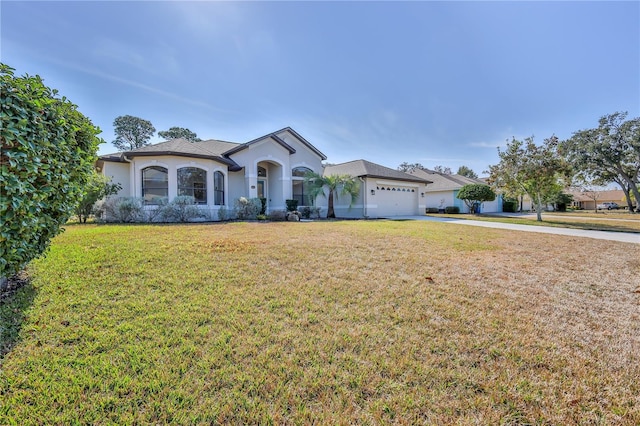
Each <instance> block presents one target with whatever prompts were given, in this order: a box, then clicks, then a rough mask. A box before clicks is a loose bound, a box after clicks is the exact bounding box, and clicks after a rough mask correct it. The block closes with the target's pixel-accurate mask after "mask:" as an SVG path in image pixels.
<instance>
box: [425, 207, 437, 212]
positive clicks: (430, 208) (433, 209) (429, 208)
mask: <svg viewBox="0 0 640 426" xmlns="http://www.w3.org/2000/svg"><path fill="white" fill-rule="evenodd" d="M425 212H426V213H438V208H437V207H427V209H426V211H425Z"/></svg>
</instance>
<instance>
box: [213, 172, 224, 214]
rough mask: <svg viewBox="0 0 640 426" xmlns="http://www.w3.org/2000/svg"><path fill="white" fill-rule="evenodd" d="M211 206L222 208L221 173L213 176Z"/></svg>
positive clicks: (222, 181)
mask: <svg viewBox="0 0 640 426" xmlns="http://www.w3.org/2000/svg"><path fill="white" fill-rule="evenodd" d="M213 204H215V205H216V206H224V175H223V174H222V172H215V173H214V174H213Z"/></svg>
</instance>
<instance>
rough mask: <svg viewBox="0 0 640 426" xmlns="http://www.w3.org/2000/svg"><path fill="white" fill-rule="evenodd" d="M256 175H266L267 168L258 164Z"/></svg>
mask: <svg viewBox="0 0 640 426" xmlns="http://www.w3.org/2000/svg"><path fill="white" fill-rule="evenodd" d="M258 177H267V169H265V168H264V167H262V166H258Z"/></svg>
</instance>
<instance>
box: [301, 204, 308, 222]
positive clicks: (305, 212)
mask: <svg viewBox="0 0 640 426" xmlns="http://www.w3.org/2000/svg"><path fill="white" fill-rule="evenodd" d="M300 215H301V216H302V218H303V219H309V218H311V207H308V206H304V207H302V208H301V209H300Z"/></svg>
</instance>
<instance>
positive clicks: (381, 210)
mask: <svg viewBox="0 0 640 426" xmlns="http://www.w3.org/2000/svg"><path fill="white" fill-rule="evenodd" d="M324 175H325V176H327V175H350V176H353V177H356V178H358V179H359V180H360V195H359V197H358V199H357V200H356V201H355V202H354V203H351V198H349V197H344V196H343V197H336V201H335V204H334V210H335V213H336V216H338V217H368V218H381V217H393V216H405V215H419V214H424V211H425V196H426V195H425V194H426V189H427V186H428V184H430V183H431V182H430V181H429V180H426V179H423V178H421V177H417V176H412V175H410V174H408V173H404V172H401V171H398V170H394V169H390V168H388V167H384V166H381V165H379V164H375V163H372V162H370V161H366V160H355V161H349V162H346V163H342V164H335V165H330V166H327V167H326V168H325V169H324Z"/></svg>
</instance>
